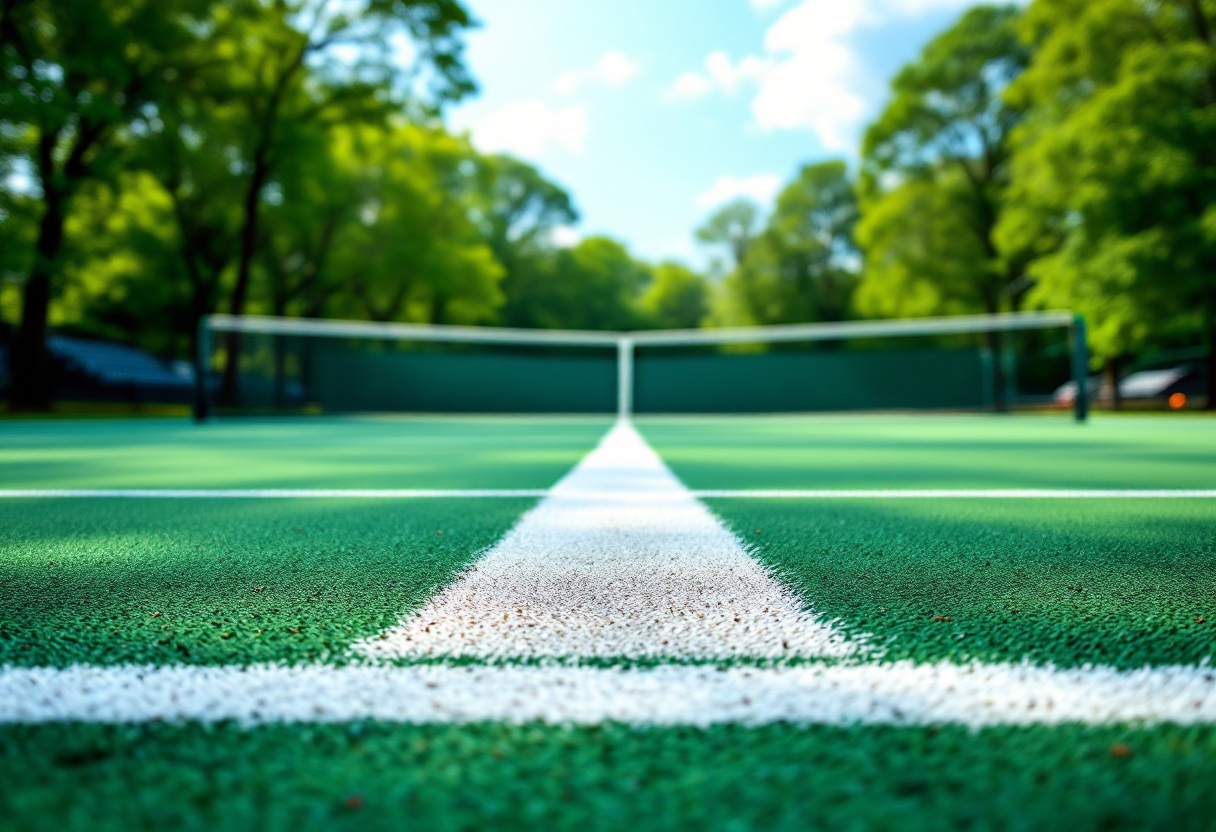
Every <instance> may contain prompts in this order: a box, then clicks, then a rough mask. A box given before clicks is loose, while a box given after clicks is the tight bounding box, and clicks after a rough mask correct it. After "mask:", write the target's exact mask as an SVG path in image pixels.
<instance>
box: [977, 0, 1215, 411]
mask: <svg viewBox="0 0 1216 832" xmlns="http://www.w3.org/2000/svg"><path fill="white" fill-rule="evenodd" d="M1023 33H1024V35H1025V36H1026V38H1027V40H1028V41H1030V42H1032V43H1034V45H1035V48H1036V53H1035V59H1034V61H1033V62H1032V64H1031V66H1030V68H1029V69H1028V70H1027V72H1026V73H1025V74H1024V75H1023V76H1022V77H1021V78H1020V79H1019V80H1018V81H1017V82H1016V83H1015V84H1014V85H1013V87H1012V88H1011V89H1010V99H1011V100H1012V101H1013V102H1015V104H1016V105H1017V106H1020V107H1023V108H1030V117H1029V118H1028V119H1027V121H1026V122H1025V124H1024V125H1023V126H1022V127H1020V128H1019V129H1018V131H1017V133H1016V135H1015V146H1016V153H1015V156H1014V161H1013V172H1014V184H1013V188H1012V194H1011V209H1010V211H1009V212H1008V213H1007V215H1006V216H1005V217H1004V218H1003V221H1002V224H1001V229H1000V231H1001V241H1002V244H1003V245H1004V246H1005V247H1006V248H1008V249H1010V250H1025V251H1028V252H1030V253H1031V255H1032V256H1034V257H1035V259H1034V262H1033V263H1032V264H1031V265H1030V267H1029V272H1030V274H1031V275H1032V276H1033V277H1034V278H1036V279H1037V280H1038V286H1037V287H1036V289H1035V295H1034V299H1035V300H1036V301H1037V302H1039V303H1043V304H1050V305H1059V306H1068V307H1071V308H1073V309H1076V310H1077V311H1079V312H1082V313H1084V314H1085V315H1086V317H1087V318H1088V319H1089V323H1090V340H1091V347H1092V348H1093V354H1094V356H1095V359H1096V360H1097V361H1099V362H1101V363H1102V364H1104V365H1105V369H1106V371H1107V373H1108V376H1109V377H1110V378H1111V380H1112V381H1113V380H1116V379H1117V377H1118V373H1119V365H1120V363H1121V362H1122V361H1123V360H1124V358H1125V357H1126V356H1128V355H1130V354H1133V353H1135V352H1136V351H1138V350H1140V349H1143V348H1144V347H1146V346H1151V345H1152V344H1153V343H1154V342H1159V341H1161V340H1163V339H1165V338H1167V337H1170V336H1175V337H1177V336H1186V335H1188V334H1189V335H1190V336H1191V337H1192V338H1200V339H1203V340H1205V341H1206V342H1207V344H1208V345H1209V354H1210V355H1211V356H1212V357H1211V359H1210V361H1209V366H1208V378H1209V379H1216V43H1214V41H1213V38H1214V37H1216V3H1213V2H1212V0H1161V2H1154V3H1148V2H1143V1H1142V0H1084V1H1082V0H1038V2H1036V3H1034V4H1033V5H1032V6H1031V7H1030V8H1029V9H1028V10H1027V12H1026V18H1025V22H1024V27H1023ZM1209 383H1211V382H1209ZM1115 389H1116V390H1117V385H1116V386H1115ZM1208 406H1209V407H1216V396H1209V402H1208Z"/></svg>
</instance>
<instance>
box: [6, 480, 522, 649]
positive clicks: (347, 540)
mask: <svg viewBox="0 0 1216 832" xmlns="http://www.w3.org/2000/svg"><path fill="white" fill-rule="evenodd" d="M533 502H535V501H534V500H521V499H495V500H485V499H476V498H474V499H466V500H446V499H428V500H422V501H419V500H387V501H386V500H352V499H311V500H279V499H259V500H163V499H133V500H114V499H72V500H55V499H49V500H48V499H15V500H4V501H0V552H3V559H2V560H0V610H2V611H3V614H2V615H0V665H19V666H50V667H64V666H67V665H71V664H77V663H88V664H93V665H109V664H157V665H163V664H250V663H254V662H288V663H298V662H317V661H327V662H340V661H342V660H343V658H344V657H345V656H346V655H347V648H348V647H349V645H350V644H351V643H352V642H354V641H357V640H359V639H365V638H370V637H373V636H375V635H376V634H377V633H379V632H381V631H382V630H384V629H385V628H387V627H391V626H392V625H393V624H395V623H396V622H397V621H398V619H399V618H400V617H401V615H402V614H403V613H405V612H408V611H410V610H412V609H414V608H416V607H417V606H419V605H421V604H422V603H423V602H425V601H426V600H427V599H428V598H429V597H430V596H431V594H432V593H433V592H434V591H435V588H436V587H438V586H442V585H443V584H445V583H447V582H448V581H449V580H450V578H451V576H452V574H453V573H454V572H455V571H457V570H459V569H460V568H461V567H463V566H465V565H466V564H467V563H468V562H469V561H470V560H471V559H472V558H473V557H475V556H476V555H477V554H479V553H480V552H482V551H483V550H484V549H485V548H486V547H488V546H489V545H491V544H492V543H493V542H494V541H495V540H497V539H498V538H499V537H501V536H502V535H503V534H504V533H505V532H506V531H507V530H508V529H509V528H510V527H511V526H512V524H513V523H514V522H515V520H516V519H517V518H518V517H519V515H520V514H522V513H523V512H524V511H525V510H526V509H527V508H528V507H529V506H530V505H531V504H532V503H533Z"/></svg>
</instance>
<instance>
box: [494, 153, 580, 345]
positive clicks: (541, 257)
mask: <svg viewBox="0 0 1216 832" xmlns="http://www.w3.org/2000/svg"><path fill="white" fill-rule="evenodd" d="M482 176H483V179H484V186H483V187H484V194H483V198H482V205H481V207H480V209H479V214H480V216H481V218H482V226H483V234H484V235H485V239H486V242H487V243H488V244H489V246H490V248H491V249H492V250H493V252H494V256H495V257H496V258H497V259H498V262H500V263H501V264H502V265H503V268H504V269H505V270H506V276H505V277H504V278H503V282H502V291H503V295H504V296H505V297H506V302H505V303H504V304H503V307H502V309H501V310H500V312H499V321H500V322H501V323H502V324H503V325H505V326H531V325H532V324H531V323H529V322H530V321H532V320H534V318H535V316H534V315H533V313H532V311H531V310H530V309H529V308H528V304H529V303H531V302H532V301H533V294H532V288H533V284H534V283H535V281H536V280H537V279H538V278H539V279H543V275H544V274H545V273H547V272H546V270H549V271H551V262H550V261H552V259H553V256H554V246H553V242H552V235H553V232H554V231H555V229H557V228H559V227H561V226H566V225H570V224H572V223H574V222H577V221H578V211H577V209H575V207H574V202H573V200H572V199H571V198H570V195H569V194H568V193H567V192H566V191H565V190H563V189H562V188H561V187H560V186H558V185H557V184H555V183H553V182H550V181H549V180H548V179H545V177H544V176H543V175H542V174H541V173H540V171H538V170H537V169H536V168H535V167H533V166H532V165H529V164H527V163H526V162H522V161H520V160H518V159H514V158H512V157H510V156H492V157H489V158H487V159H485V163H484V166H483V173H482Z"/></svg>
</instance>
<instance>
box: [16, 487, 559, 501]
mask: <svg viewBox="0 0 1216 832" xmlns="http://www.w3.org/2000/svg"><path fill="white" fill-rule="evenodd" d="M548 493H549V491H548V490H547V489H544V488H466V489H441V488H184V489H183V488H26V489H12V488H10V489H2V490H0V498H3V497H139V498H145V497H152V498H158V497H163V498H170V499H226V498H240V499H246V498H265V497H270V498H276V499H279V498H283V499H308V498H316V497H357V498H360V499H413V498H432V497H435V498H448V497H543V496H545V495H546V494H548Z"/></svg>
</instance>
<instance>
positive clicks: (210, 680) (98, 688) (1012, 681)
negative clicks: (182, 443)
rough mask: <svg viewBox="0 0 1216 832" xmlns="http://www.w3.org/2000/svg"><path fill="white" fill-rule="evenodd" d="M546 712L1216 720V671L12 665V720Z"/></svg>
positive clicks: (839, 720)
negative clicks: (22, 666)
mask: <svg viewBox="0 0 1216 832" xmlns="http://www.w3.org/2000/svg"><path fill="white" fill-rule="evenodd" d="M221 719H233V720H238V721H240V722H242V723H245V724H258V723H272V722H338V721H346V720H356V719H381V720H388V721H394V722H411V723H433V722H477V721H489V720H495V721H506V722H515V723H519V722H530V721H540V722H546V723H553V724H566V723H577V724H593V723H597V722H601V721H604V720H612V721H619V722H624V723H629V724H634V725H639V726H641V725H655V726H658V725H700V726H704V725H712V724H717V723H727V722H730V723H742V724H744V725H760V724H765V723H771V722H778V721H788V722H792V723H803V724H809V723H822V724H830V725H842V724H854V723H862V724H904V725H907V724H925V723H929V724H935V723H955V724H962V725H968V726H972V727H981V726H985V725H998V724H1001V725H1004V724H1012V725H1030V724H1046V725H1052V724H1060V723H1081V724H1104V723H1112V722H1118V723H1142V724H1145V723H1157V722H1171V723H1178V724H1195V723H1211V722H1216V669H1213V668H1211V667H1156V668H1146V669H1143V670H1132V671H1115V670H1111V669H1109V668H1092V669H1079V670H1059V669H1054V668H1047V667H1032V666H1028V665H1023V664H1000V665H978V664H976V665H966V666H959V665H949V664H936V665H932V664H930V665H915V664H912V663H910V662H901V663H897V664H888V665H857V664H850V665H835V666H824V665H819V666H814V665H812V666H805V665H804V666H800V667H790V666H786V667H779V668H765V669H757V668H740V667H735V668H731V669H727V670H716V669H713V668H709V667H703V666H689V665H666V666H661V667H656V668H653V669H649V670H640V669H632V670H621V669H610V668H609V669H605V668H594V667H536V666H490V667H486V666H481V667H453V666H444V665H415V666H411V667H386V666H373V667H367V666H362V667H340V668H338V667H322V666H316V665H312V666H303V667H284V666H281V665H259V666H254V667H248V668H237V667H185V666H179V667H132V666H125V667H69V668H66V669H62V670H60V669H52V668H6V669H3V670H0V722H5V723H12V722H50V721H67V720H81V721H90V722H135V721H144V720H171V721H184V720H198V721H214V720H221Z"/></svg>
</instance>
